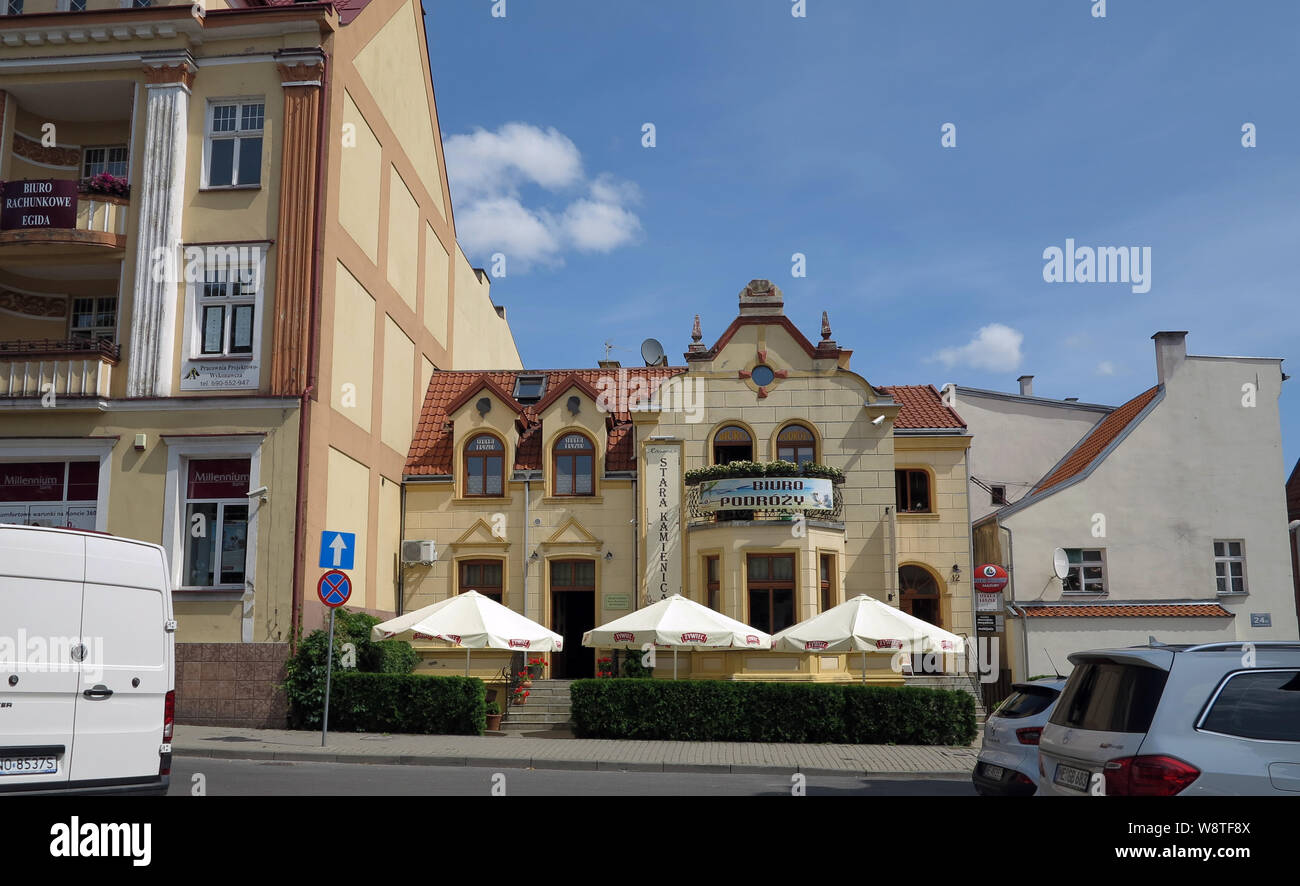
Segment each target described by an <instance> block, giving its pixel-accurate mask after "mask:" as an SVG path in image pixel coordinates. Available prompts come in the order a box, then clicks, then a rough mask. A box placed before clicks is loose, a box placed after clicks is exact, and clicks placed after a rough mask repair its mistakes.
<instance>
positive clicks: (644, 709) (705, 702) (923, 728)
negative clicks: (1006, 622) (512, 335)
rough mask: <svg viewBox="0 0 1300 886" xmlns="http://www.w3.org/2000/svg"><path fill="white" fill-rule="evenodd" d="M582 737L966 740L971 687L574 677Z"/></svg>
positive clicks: (971, 735) (971, 722)
mask: <svg viewBox="0 0 1300 886" xmlns="http://www.w3.org/2000/svg"><path fill="white" fill-rule="evenodd" d="M571 696H572V699H573V722H574V733H575V734H576V735H577V737H579V738H627V739H643V740H670V741H756V742H798V743H812V742H833V743H843V744H926V745H968V744H970V743H971V742H972V741H974V740H975V733H976V730H975V700H974V699H973V698H972V697H971V696H970V694H969V693H966V692H956V691H950V690H945V689H922V688H917V687H910V686H899V687H894V686H856V685H851V684H837V683H812V684H810V683H731V682H722V681H711V680H710V681H705V680H674V681H666V680H576V681H574V683H573V685H572V688H571Z"/></svg>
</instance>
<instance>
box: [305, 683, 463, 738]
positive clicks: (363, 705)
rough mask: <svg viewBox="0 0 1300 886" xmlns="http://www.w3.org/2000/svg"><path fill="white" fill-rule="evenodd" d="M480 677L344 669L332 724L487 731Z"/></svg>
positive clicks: (333, 698) (360, 728) (361, 728)
mask: <svg viewBox="0 0 1300 886" xmlns="http://www.w3.org/2000/svg"><path fill="white" fill-rule="evenodd" d="M484 694H485V689H484V686H483V681H482V680H480V679H478V678H477V677H434V676H430V675H426V674H365V673H355V672H351V671H349V672H345V673H342V674H337V675H336V676H335V677H334V687H333V691H332V692H331V694H330V728H331V729H338V730H339V731H341V732H405V733H415V734H421V735H482V734H483V730H484V729H485V728H486V727H487V704H486V702H485V701H484Z"/></svg>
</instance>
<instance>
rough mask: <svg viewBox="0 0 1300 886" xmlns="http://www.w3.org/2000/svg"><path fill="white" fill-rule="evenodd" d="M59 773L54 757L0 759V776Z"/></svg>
mask: <svg viewBox="0 0 1300 886" xmlns="http://www.w3.org/2000/svg"><path fill="white" fill-rule="evenodd" d="M58 771H59V763H58V760H56V759H55V758H54V757H0V775H46V774H49V773H53V772H58Z"/></svg>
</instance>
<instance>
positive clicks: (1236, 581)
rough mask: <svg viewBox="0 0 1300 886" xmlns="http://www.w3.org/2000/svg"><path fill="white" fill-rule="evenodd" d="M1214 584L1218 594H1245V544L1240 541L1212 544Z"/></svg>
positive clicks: (1224, 541)
mask: <svg viewBox="0 0 1300 886" xmlns="http://www.w3.org/2000/svg"><path fill="white" fill-rule="evenodd" d="M1214 583H1215V587H1216V589H1217V590H1218V592H1219V593H1220V594H1244V593H1246V547H1245V542H1243V541H1241V540H1240V539H1236V540H1216V541H1215V542H1214Z"/></svg>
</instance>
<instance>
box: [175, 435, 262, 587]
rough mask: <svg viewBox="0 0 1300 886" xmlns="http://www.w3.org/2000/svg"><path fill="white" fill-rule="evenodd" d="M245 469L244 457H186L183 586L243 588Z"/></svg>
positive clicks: (246, 530)
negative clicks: (190, 458)
mask: <svg viewBox="0 0 1300 886" xmlns="http://www.w3.org/2000/svg"><path fill="white" fill-rule="evenodd" d="M250 474H251V468H250V460H249V459H247V458H210V459H192V460H191V461H190V463H189V467H188V470H187V475H186V485H185V526H184V527H183V530H184V539H185V570H184V585H185V586H186V587H191V588H243V586H244V578H245V574H244V570H245V566H246V561H247V559H248V478H249V476H250Z"/></svg>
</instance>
